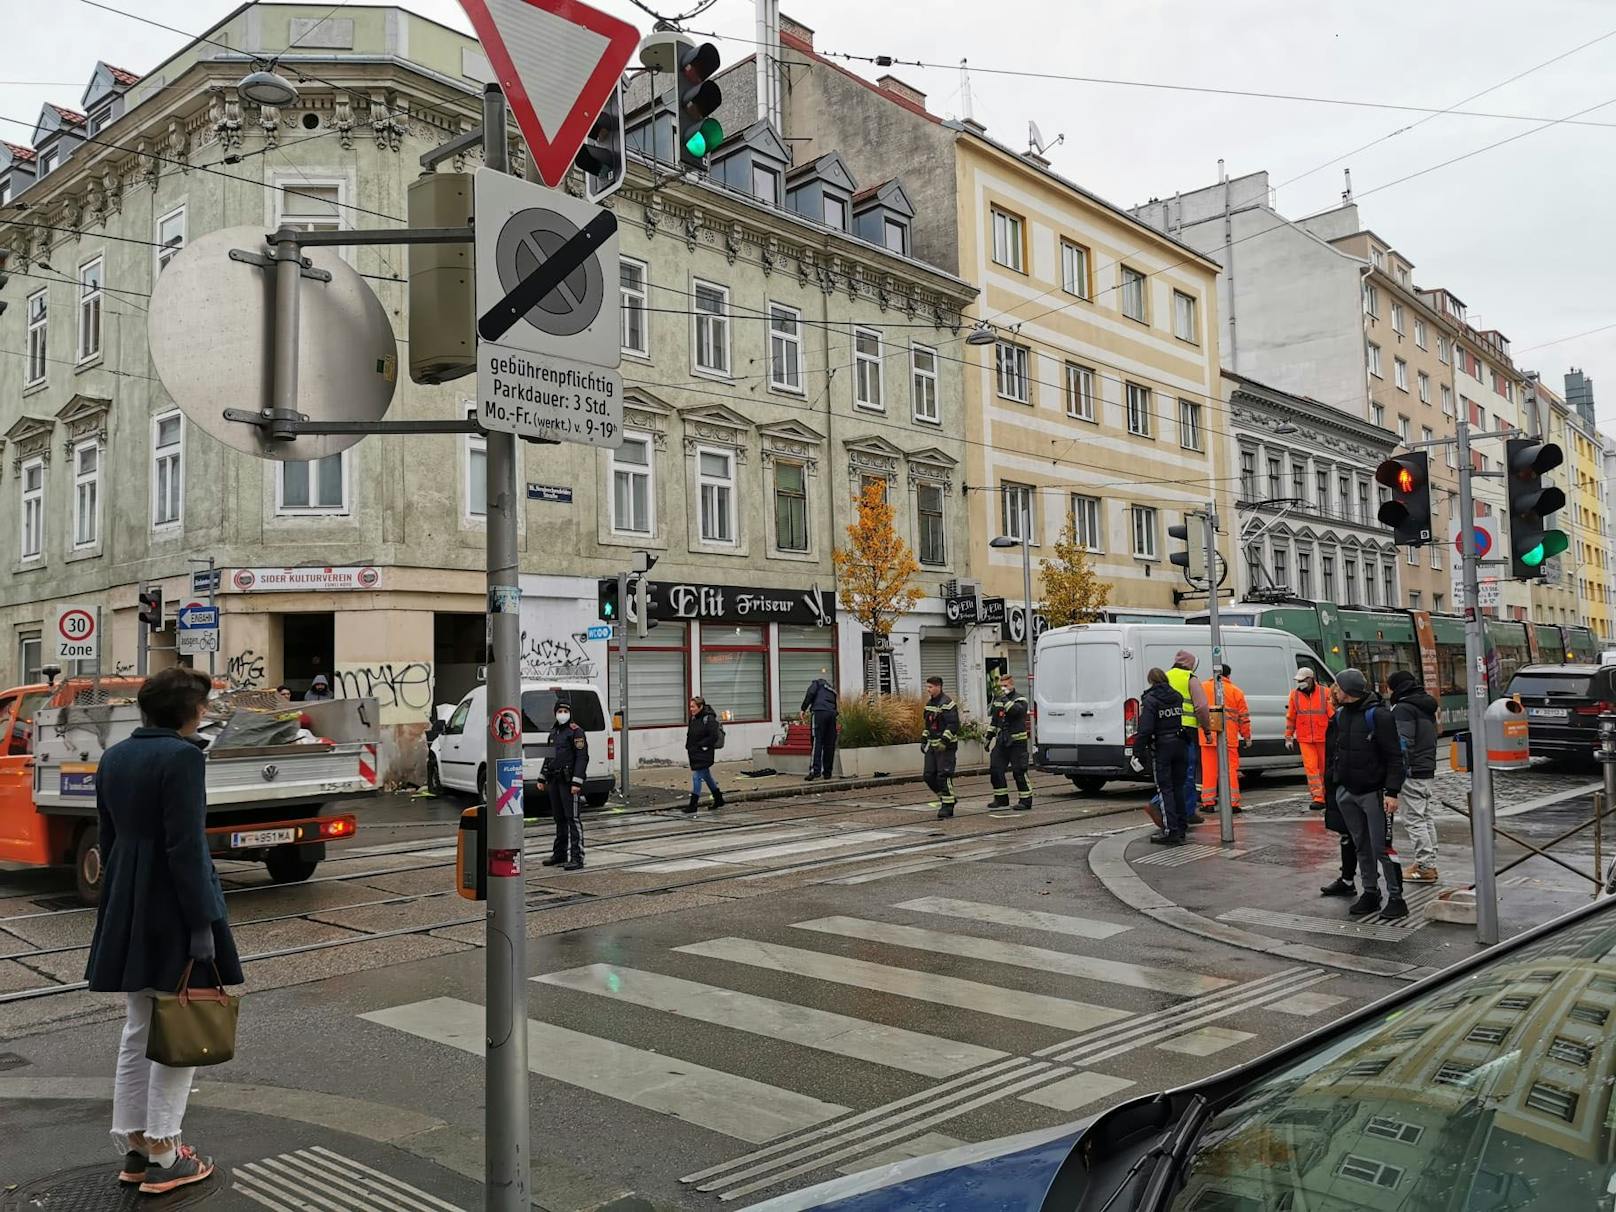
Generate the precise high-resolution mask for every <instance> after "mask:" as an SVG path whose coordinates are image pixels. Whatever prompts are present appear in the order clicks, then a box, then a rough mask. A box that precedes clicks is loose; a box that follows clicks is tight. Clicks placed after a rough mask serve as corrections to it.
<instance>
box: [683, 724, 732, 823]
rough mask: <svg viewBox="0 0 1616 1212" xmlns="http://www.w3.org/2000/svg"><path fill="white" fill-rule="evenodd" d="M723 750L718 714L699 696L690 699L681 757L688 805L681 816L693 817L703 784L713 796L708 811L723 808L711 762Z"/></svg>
mask: <svg viewBox="0 0 1616 1212" xmlns="http://www.w3.org/2000/svg"><path fill="white" fill-rule="evenodd" d="M723 747H724V726H723V725H722V724H720V723H719V722H718V713H717V712H715V711H714V710H713V709H712V708H711V707H709V706H708V705H707V700H706V699H704V698H702V697H701V695H699V694H696V695H691V696H690V720H689V722H688V723H686V724H685V754H686V756H688V757H689V759H690V803H689V804H688V805H687V806H686V807H685V810H684V811H685V815H687V816H689V815H692V814H694V813H695V811H696V808H697V806H698V805H699V804H700V803H701V787H702V784H703V783H705V784H707V787H708V790H710V791H711V792H712V793H713V802H712V803H711V804H710V805H708V807H710V808H722V807H723V806H724V793H723V792H722V791H720V790H719V788H718V780H717V779H715V778H714V777H713V762H714V761H715V760H716V759H717V757H718V751H719V750H720V749H722V748H723Z"/></svg>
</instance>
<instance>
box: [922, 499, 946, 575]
mask: <svg viewBox="0 0 1616 1212" xmlns="http://www.w3.org/2000/svg"><path fill="white" fill-rule="evenodd" d="M915 512H916V515H917V516H918V518H919V532H920V533H919V538H920V553H919V554H920V562H921V563H922V564H926V565H930V566H932V567H939V566H941V565H943V564H946V563H948V541H947V537H946V532H945V530H944V527H943V487H942V485H941V484H918V485H916V486H915Z"/></svg>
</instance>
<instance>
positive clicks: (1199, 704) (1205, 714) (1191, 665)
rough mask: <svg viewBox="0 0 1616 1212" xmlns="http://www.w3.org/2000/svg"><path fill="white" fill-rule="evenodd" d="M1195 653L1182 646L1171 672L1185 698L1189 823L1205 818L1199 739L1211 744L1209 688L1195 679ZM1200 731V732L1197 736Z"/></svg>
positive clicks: (1186, 812) (1172, 681) (1172, 683)
mask: <svg viewBox="0 0 1616 1212" xmlns="http://www.w3.org/2000/svg"><path fill="white" fill-rule="evenodd" d="M1197 663H1198V662H1197V660H1196V657H1195V654H1194V653H1193V652H1191V651H1190V650H1189V649H1187V648H1181V649H1179V650H1178V653H1177V654H1176V655H1175V656H1174V657H1173V667H1172V668H1171V669H1169V670H1168V671H1167V683H1168V685H1170V686H1171V687H1172V688H1173V689H1174V690H1176V691H1178V693H1179V697H1180V698H1181V699H1182V700H1183V704H1184V705H1183V713H1182V731H1183V733H1184V737H1183V740H1184V750H1185V755H1186V756H1185V762H1184V794H1183V804H1184V820H1185V823H1186V824H1189V825H1199V824H1200V823H1201V822H1202V820H1204V819H1205V818H1204V817H1202V816H1201V815H1200V813H1199V812H1197V811H1196V809H1197V806H1198V805H1199V804H1200V802H1201V797H1200V792H1199V790H1198V789H1197V788H1198V785H1199V783H1200V777H1201V772H1200V765H1201V762H1200V757H1201V746H1200V744H1198V741H1200V740H1202V739H1204V740H1205V741H1206V742H1207V743H1208V744H1210V743H1211V735H1212V734H1211V732H1210V729H1211V726H1212V712H1211V708H1210V706H1209V705H1208V703H1207V701H1206V690H1205V689H1204V688H1203V687H1202V685H1201V683H1200V682H1198V681H1197V680H1196V678H1195V666H1196V664H1197ZM1197 734H1199V735H1197Z"/></svg>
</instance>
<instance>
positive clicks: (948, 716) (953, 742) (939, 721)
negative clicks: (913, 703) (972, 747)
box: [920, 694, 960, 753]
mask: <svg viewBox="0 0 1616 1212" xmlns="http://www.w3.org/2000/svg"><path fill="white" fill-rule="evenodd" d="M921 730H922V731H921V738H920V747H921V748H922V749H937V750H942V751H946V752H948V753H953V752H954V750H956V749H958V748H959V730H960V714H959V704H958V703H956V702H954V700H953V699H951V698H949V697H948V695H946V694H941V695H938V696H937V697H936V698H934V699H927V700H926V706H925V708H924V709H923V710H922V712H921Z"/></svg>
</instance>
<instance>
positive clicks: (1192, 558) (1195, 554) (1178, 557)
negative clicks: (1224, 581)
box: [1167, 514, 1206, 585]
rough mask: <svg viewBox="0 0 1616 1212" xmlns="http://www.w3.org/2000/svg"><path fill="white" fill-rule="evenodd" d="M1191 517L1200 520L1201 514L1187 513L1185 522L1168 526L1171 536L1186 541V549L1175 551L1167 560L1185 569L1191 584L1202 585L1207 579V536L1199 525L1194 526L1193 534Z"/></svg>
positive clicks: (1168, 532) (1186, 576)
mask: <svg viewBox="0 0 1616 1212" xmlns="http://www.w3.org/2000/svg"><path fill="white" fill-rule="evenodd" d="M1191 517H1195V518H1196V520H1197V521H1199V515H1194V514H1185V515H1184V520H1183V522H1181V523H1179V524H1178V525H1177V526H1169V527H1168V528H1167V534H1168V536H1169V537H1170V538H1174V539H1182V540H1183V541H1184V550H1183V551H1175V552H1173V554H1172V555H1170V556H1168V557H1167V560H1168V563H1171V564H1177V565H1178V566H1179V567H1180V568H1182V569H1183V570H1184V577H1185V579H1186V580H1188V581H1189V582H1190V584H1192V585H1200V584H1204V583H1205V581H1206V536H1205V535H1204V534H1203V533H1202V532H1201V527H1199V526H1196V527H1194V534H1193V535H1192V534H1191V526H1190V519H1191Z"/></svg>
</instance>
